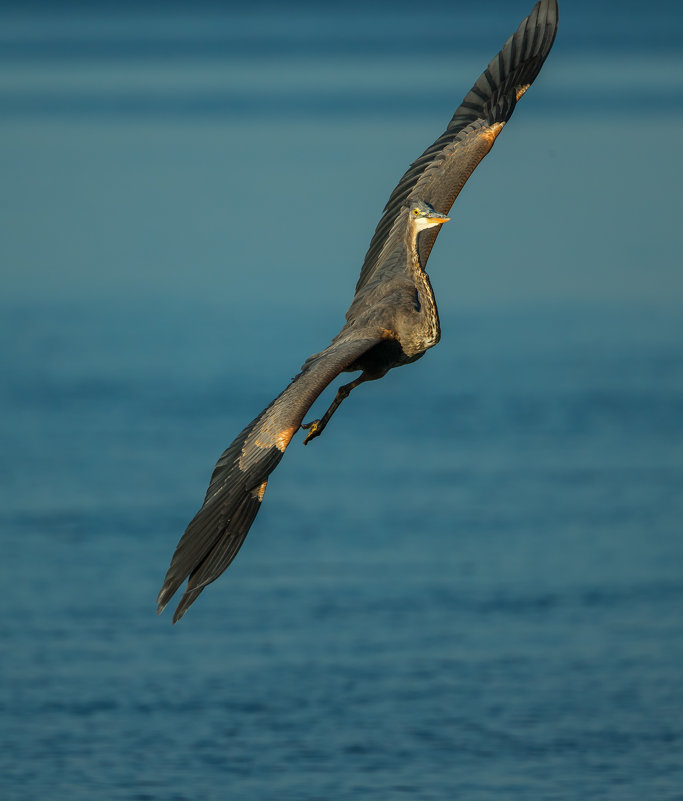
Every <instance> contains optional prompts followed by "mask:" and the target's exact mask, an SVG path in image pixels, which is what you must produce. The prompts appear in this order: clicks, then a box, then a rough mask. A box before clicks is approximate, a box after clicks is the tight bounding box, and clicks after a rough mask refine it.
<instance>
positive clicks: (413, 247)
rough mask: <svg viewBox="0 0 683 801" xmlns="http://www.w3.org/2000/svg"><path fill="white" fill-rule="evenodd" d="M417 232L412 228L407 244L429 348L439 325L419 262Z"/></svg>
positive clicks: (439, 327) (435, 339)
mask: <svg viewBox="0 0 683 801" xmlns="http://www.w3.org/2000/svg"><path fill="white" fill-rule="evenodd" d="M418 234H419V231H417V230H415V229H413V230H412V231H411V232H410V234H409V236H408V241H407V245H408V254H409V259H410V265H411V267H412V270H411V271H412V274H413V280H414V281H415V288H416V289H417V291H418V295H419V300H420V307H421V308H420V311H421V313H422V314H423V316H424V322H425V332H424V337H425V345H426V347H427V348H429V347H432V346H433V345H436V343H437V342H438V341H439V339H440V338H441V326H440V324H439V313H438V311H437V308H436V299H435V298H434V290H433V289H432V285H431V283H430V281H429V276H428V275H427V272H426V271H425V269H424V267H423V266H422V264H421V262H420V254H419V251H418V248H417V237H418Z"/></svg>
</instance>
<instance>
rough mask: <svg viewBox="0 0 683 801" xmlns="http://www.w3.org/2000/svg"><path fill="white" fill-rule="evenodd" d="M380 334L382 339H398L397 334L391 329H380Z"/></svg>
mask: <svg viewBox="0 0 683 801" xmlns="http://www.w3.org/2000/svg"><path fill="white" fill-rule="evenodd" d="M379 333H380V336H381V337H382V339H398V337H397V336H396V332H395V331H392V330H391V329H390V328H380V329H379Z"/></svg>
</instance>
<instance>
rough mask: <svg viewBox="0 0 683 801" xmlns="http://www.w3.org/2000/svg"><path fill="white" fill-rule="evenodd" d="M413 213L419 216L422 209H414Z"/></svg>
mask: <svg viewBox="0 0 683 801" xmlns="http://www.w3.org/2000/svg"><path fill="white" fill-rule="evenodd" d="M413 214H414V215H415V216H416V217H418V216H419V214H420V209H413Z"/></svg>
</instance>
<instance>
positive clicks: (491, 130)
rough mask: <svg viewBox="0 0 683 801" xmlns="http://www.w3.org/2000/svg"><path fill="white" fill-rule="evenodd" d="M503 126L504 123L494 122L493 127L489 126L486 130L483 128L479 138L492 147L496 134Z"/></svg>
mask: <svg viewBox="0 0 683 801" xmlns="http://www.w3.org/2000/svg"><path fill="white" fill-rule="evenodd" d="M504 125H505V123H504V122H494V123H493V125H489V127H488V128H484V129H483V130H482V132H481V133H480V134H479V136H481V137H482V139H486V141H487V142H489V143H490V144H491V145H492V144H493V143H494V142H495V140H496V137H497V136H498V134H499V133H500V132H501V131H502V130H503V127H504Z"/></svg>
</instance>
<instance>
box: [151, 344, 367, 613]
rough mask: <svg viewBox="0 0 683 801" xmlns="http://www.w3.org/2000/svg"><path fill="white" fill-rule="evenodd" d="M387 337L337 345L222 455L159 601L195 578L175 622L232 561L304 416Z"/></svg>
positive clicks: (306, 369)
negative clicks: (348, 369)
mask: <svg viewBox="0 0 683 801" xmlns="http://www.w3.org/2000/svg"><path fill="white" fill-rule="evenodd" d="M380 338H381V335H380V333H379V332H378V334H377V335H376V336H375V335H374V334H367V335H365V336H362V337H356V338H353V339H341V338H338V339H336V340H335V341H334V342H333V343H332V344H331V345H330V346H329V347H328V348H327V349H326V350H324V351H322V352H321V353H320V354H317V355H316V356H315V357H314V358H312V359H309V360H308V362H306V364H305V365H304V368H303V369H302V371H301V372H300V373H299V374H298V375H297V376H296V377H295V378H294V379H293V380H292V382H291V384H290V385H289V386H288V387H287V389H285V391H284V392H282V393H281V394H280V395H279V396H278V397H277V398H276V399H275V400H274V401H273V402H272V403H271V404H270V406H268V407H267V408H266V409H264V410H263V411H262V412H261V414H260V415H259V416H258V417H257V418H256V419H255V420H253V421H252V422H251V423H250V424H249V425H248V426H247V427H246V428H245V429H244V430H243V431H242V432H241V433H240V434H239V435H238V436H237V437H236V438H235V440H234V441H233V443H232V444H231V445H230V446H229V447H228V448H227V450H226V451H225V452H224V453H223V454H222V456H221V457H220V459H219V460H218V462H217V463H216V466H215V468H214V471H213V474H212V476H211V481H210V483H209V488H208V490H207V492H206V497H205V499H204V503H203V505H202V507H201V509H200V510H199V511H198V512H197V514H196V515H195V516H194V518H193V520H192V521H191V522H190V524H189V526H188V527H187V529H186V530H185V533H184V534H183V536H182V537H181V539H180V542H179V543H178V547H177V548H176V551H175V553H174V554H173V559H172V560H171V565H170V567H169V568H168V572H167V573H166V577H165V579H164V584H163V586H162V588H161V591H160V593H159V597H158V599H157V604H158V611H159V612H162V611H163V609H164V607H165V606H166V604H167V603H168V602H169V600H170V599H171V597H172V596H173V595H174V594H175V592H176V590H178V588H179V587H180V585H181V584H182V583H183V582H184V581H185V579H186V578H189V580H188V583H187V588H186V590H185V593H184V595H183V597H182V598H181V600H180V603H179V604H178V608H177V609H176V611H175V614H174V616H173V622H174V623H175V622H176V621H177V620H179V619H180V618H181V617H182V616H183V614H184V613H185V612H186V611H187V609H188V607H189V606H190V605H191V604H192V603H193V602H194V601H195V600H196V598H197V596H198V595H199V593H200V592H201V591H202V590H203V589H204V587H205V586H206V585H207V584H210V583H211V582H212V581H214V580H215V579H217V578H218V576H220V574H221V573H222V572H223V571H224V570H225V569H226V568H227V567H228V565H229V564H230V562H232V560H233V559H234V557H235V555H236V553H237V551H238V550H239V549H240V546H241V545H242V543H243V542H244V538H245V537H246V536H247V532H248V531H249V528H250V526H251V524H252V523H253V522H254V518H255V517H256V514H257V513H258V510H259V508H260V505H261V501H262V499H263V494H264V493H265V490H266V484H267V483H268V476H269V475H270V473H271V472H272V471H273V470H274V469H275V467H276V466H277V465H278V463H279V461H280V459H281V458H282V455H283V454H284V452H285V450H286V448H287V445H288V444H289V442H290V440H291V438H292V436H293V435H294V433H295V432H296V431H297V430H298V429H299V427H300V425H301V421H302V420H303V417H304V415H305V414H306V412H307V411H308V409H309V408H310V406H311V405H312V403H313V402H314V401H315V399H316V398H317V397H318V395H319V394H320V393H321V392H322V391H323V390H324V389H325V387H326V386H327V385H328V384H329V383H330V381H332V380H334V378H336V376H338V375H339V373H341V372H342V371H343V370H344V369H346V368H347V367H349V366H350V365H352V364H353V363H354V362H355V361H356V360H357V359H358V358H359V356H361V355H362V354H363V353H365V351H366V350H368V349H369V348H371V347H372V346H373V345H375V344H376V343H377V342H379V341H380Z"/></svg>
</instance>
